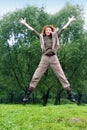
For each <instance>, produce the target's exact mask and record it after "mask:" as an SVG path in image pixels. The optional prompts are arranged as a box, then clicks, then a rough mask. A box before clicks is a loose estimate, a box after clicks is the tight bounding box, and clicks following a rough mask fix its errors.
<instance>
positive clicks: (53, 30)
mask: <svg viewBox="0 0 87 130" xmlns="http://www.w3.org/2000/svg"><path fill="white" fill-rule="evenodd" d="M46 28H51V30H52V32H55V28H54V27H53V25H46V26H44V27H43V28H42V33H43V34H45V30H46Z"/></svg>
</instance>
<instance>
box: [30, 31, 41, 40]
mask: <svg viewBox="0 0 87 130" xmlns="http://www.w3.org/2000/svg"><path fill="white" fill-rule="evenodd" d="M32 32H33V33H34V34H35V35H36V36H37V38H39V39H40V33H39V32H37V31H36V30H35V29H34V30H33V31H32Z"/></svg>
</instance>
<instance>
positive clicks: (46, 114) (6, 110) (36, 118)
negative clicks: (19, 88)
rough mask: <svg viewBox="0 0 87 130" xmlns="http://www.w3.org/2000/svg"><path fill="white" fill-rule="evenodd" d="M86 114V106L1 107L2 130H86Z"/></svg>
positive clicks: (0, 122) (0, 129) (0, 121)
mask: <svg viewBox="0 0 87 130" xmlns="http://www.w3.org/2000/svg"><path fill="white" fill-rule="evenodd" d="M86 114H87V106H86V105H85V106H80V107H78V106H76V105H75V104H72V105H69V104H67V105H60V106H56V107H55V106H52V105H48V106H47V107H42V106H40V105H26V106H22V105H0V117H1V118H0V130H58V129H59V130H66V129H67V130H82V129H83V130H86V129H87V116H86Z"/></svg>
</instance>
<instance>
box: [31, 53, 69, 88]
mask: <svg viewBox="0 0 87 130" xmlns="http://www.w3.org/2000/svg"><path fill="white" fill-rule="evenodd" d="M49 66H50V67H51V68H52V70H53V71H54V73H55V74H56V76H57V77H58V79H59V81H60V83H61V84H62V86H63V87H64V88H66V87H70V84H69V82H68V80H67V78H66V76H65V74H64V72H63V70H62V67H61V65H60V62H59V60H58V58H57V56H56V55H53V56H50V57H49V56H46V55H42V58H41V61H40V64H39V65H38V67H37V69H36V71H35V73H34V75H33V78H32V80H31V82H30V85H29V86H30V87H33V88H35V87H36V86H37V84H38V82H39V81H40V79H41V77H42V76H43V74H44V72H45V71H46V70H47V68H48V67H49Z"/></svg>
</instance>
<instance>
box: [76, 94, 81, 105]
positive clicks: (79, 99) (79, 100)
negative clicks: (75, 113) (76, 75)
mask: <svg viewBox="0 0 87 130" xmlns="http://www.w3.org/2000/svg"><path fill="white" fill-rule="evenodd" d="M81 99H82V93H80V92H79V93H78V100H77V105H80V104H81Z"/></svg>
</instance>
